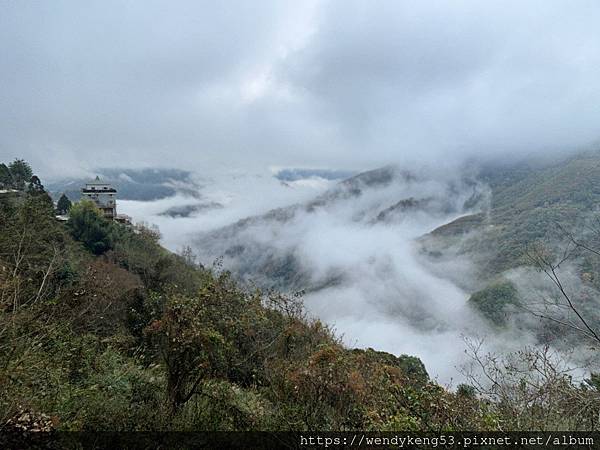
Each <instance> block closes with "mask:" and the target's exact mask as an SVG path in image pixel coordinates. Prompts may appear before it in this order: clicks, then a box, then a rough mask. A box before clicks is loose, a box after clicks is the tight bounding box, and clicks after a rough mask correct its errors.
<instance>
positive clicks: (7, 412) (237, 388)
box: [0, 169, 600, 433]
mask: <svg viewBox="0 0 600 450" xmlns="http://www.w3.org/2000/svg"><path fill="white" fill-rule="evenodd" d="M11 171H12V169H11ZM36 186H37V184H36ZM39 186H41V183H40V184H39ZM39 186H38V188H35V189H28V188H26V186H25V185H21V189H20V191H19V193H18V195H8V194H3V195H2V196H0V230H2V231H1V232H0V425H1V426H5V427H9V426H10V424H14V423H15V421H18V420H20V419H19V417H22V416H23V415H24V412H26V413H27V414H25V416H27V417H36V418H39V420H38V423H43V424H44V426H45V427H50V428H55V429H60V430H165V429H166V430H353V429H361V430H414V431H419V430H422V431H431V432H436V433H439V432H441V431H451V430H506V429H509V428H507V427H521V428H522V429H541V428H546V429H568V428H578V427H579V428H584V429H587V428H590V427H596V426H597V425H590V423H594V424H595V422H590V420H588V419H587V418H588V416H589V417H594V418H596V417H598V413H599V412H600V401H598V398H597V397H598V391H597V384H593V383H591V384H586V385H585V386H578V385H574V384H572V383H571V382H570V381H569V379H568V378H566V377H562V376H560V375H556V376H557V377H560V378H559V380H558V381H560V387H561V390H560V391H556V392H555V391H552V392H553V393H555V394H556V395H555V396H554V397H551V400H552V401H551V402H546V403H544V405H543V406H544V408H546V409H547V410H548V411H550V412H551V413H552V414H551V415H550V413H549V414H548V415H544V413H543V411H545V409H543V408H541V407H540V405H539V404H535V403H532V402H530V401H529V400H527V398H526V396H525V395H524V396H523V397H522V398H523V400H520V399H521V397H519V402H516V401H515V399H514V398H509V397H506V398H504V397H502V398H500V397H498V398H499V400H497V401H496V400H494V399H493V398H487V397H482V396H481V391H479V390H476V389H475V387H473V386H462V387H460V389H459V390H458V392H457V393H453V392H451V391H449V390H447V389H446V388H444V387H442V386H439V385H438V384H436V383H435V382H433V381H432V380H430V379H429V377H428V375H427V372H426V370H425V367H424V366H423V364H422V363H421V361H420V360H419V359H418V358H415V357H411V356H406V355H404V356H399V357H397V356H394V355H390V354H387V353H384V352H378V351H374V350H372V349H367V350H359V349H348V348H346V347H345V346H343V345H342V344H341V342H340V341H339V339H338V338H336V336H335V335H334V333H332V331H331V330H330V329H329V328H328V327H327V326H325V325H323V324H322V323H321V322H319V321H318V320H313V319H310V318H308V317H307V316H306V315H305V314H304V312H303V308H302V303H301V297H299V296H291V297H290V296H285V295H281V294H277V293H272V292H270V293H264V292H260V291H249V290H247V289H244V288H241V287H240V286H239V285H237V284H236V283H235V281H234V280H232V278H231V277H230V276H229V274H228V273H226V272H221V271H220V270H219V268H218V267H212V268H207V267H203V266H199V265H198V264H196V263H195V262H194V257H193V255H192V254H191V253H190V252H189V251H187V252H186V253H185V254H184V255H175V254H172V253H170V252H168V251H167V250H165V249H164V248H162V247H161V246H160V245H159V243H158V242H159V238H160V235H159V233H158V232H157V230H153V229H151V228H149V227H147V226H142V225H138V226H135V227H126V226H123V225H119V224H116V223H113V222H109V221H107V220H106V219H105V218H104V217H102V215H101V214H99V212H98V211H97V210H96V209H95V207H94V205H93V204H90V203H87V202H79V203H77V204H75V205H73V207H72V208H71V212H70V220H69V222H68V223H66V224H64V223H61V222H59V221H57V220H55V217H54V214H55V211H54V206H53V204H52V202H51V201H50V199H49V197H48V196H47V194H46V193H45V192H43V188H42V190H40V189H39ZM505 291H506V292H505ZM509 291H510V288H506V287H500V288H498V290H497V291H492V292H491V293H490V292H486V293H485V294H482V297H481V298H483V300H481V301H479V302H480V303H481V304H486V302H487V301H488V300H486V299H489V298H496V297H498V296H500V297H502V298H505V296H506V295H505V294H507V293H508V294H510V292H509ZM490 296H491V297H490ZM474 301H476V302H477V300H474ZM555 385H557V379H556V378H555V379H552V380H549V381H548V383H547V384H544V385H542V386H540V388H539V389H540V392H541V390H542V389H544V391H543V392H547V391H548V390H549V389H552V387H553V386H555ZM525 388H526V389H530V387H529V385H527V386H525V387H524V388H523V389H525ZM527 393H528V394H529V393H530V391H527ZM533 394H534V393H532V395H533ZM538 397H539V395H538ZM536 398H537V397H536ZM564 399H568V400H569V402H563V400H564ZM554 405H559V406H560V408H563V409H562V410H561V411H560V412H561V413H560V414H559V413H557V409H556V408H554ZM565 405H567V406H568V407H569V408H572V410H571V411H574V412H573V413H572V414H569V413H568V412H565V411H564V409H565V408H566V407H567V406H565ZM534 407H535V408H537V409H536V410H535V411H534V410H533V409H532V408H534ZM576 411H579V412H577V413H575V412H576ZM534 412H535V414H534ZM517 413H518V417H520V419H519V420H521V422H519V423H521V424H525V425H518V424H516V425H515V423H516V422H515V417H517ZM583 415H585V418H584V419H585V420H584V419H582V416H583ZM524 417H529V420H523V418H524ZM549 418H552V420H551V421H549ZM576 419H577V420H579V421H578V422H577V421H576Z"/></svg>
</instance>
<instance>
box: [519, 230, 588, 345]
mask: <svg viewBox="0 0 600 450" xmlns="http://www.w3.org/2000/svg"><path fill="white" fill-rule="evenodd" d="M556 225H557V227H558V229H559V230H560V231H561V232H562V233H563V235H564V237H565V238H566V239H567V244H566V246H565V247H564V248H563V250H562V253H561V254H560V255H558V256H557V255H555V254H553V253H552V252H551V251H550V250H548V249H547V248H545V247H543V246H539V245H537V246H532V247H530V248H528V249H527V251H526V253H525V255H526V257H527V258H528V260H529V262H530V263H531V264H532V265H533V266H534V267H536V268H537V269H538V270H540V271H541V272H543V273H544V274H545V275H546V277H547V278H548V279H549V280H550V281H551V283H552V285H553V286H554V288H555V290H556V293H557V295H556V296H555V297H554V298H543V299H542V301H541V303H540V304H536V305H533V307H531V306H529V307H528V306H525V307H524V308H525V309H526V310H527V311H528V312H530V313H531V314H533V315H534V316H536V317H539V318H540V319H544V320H548V321H549V322H552V323H555V324H557V325H559V326H562V327H565V328H566V329H571V330H573V331H575V332H577V333H578V334H579V335H581V336H583V337H585V338H587V339H589V340H591V341H593V342H594V343H595V344H600V329H598V324H599V323H600V320H599V317H598V315H597V314H595V311H593V310H590V308H587V310H586V308H585V304H586V303H587V302H585V301H584V299H582V298H577V295H575V294H573V293H572V292H569V289H568V287H567V286H566V285H565V283H564V282H563V280H562V278H561V273H560V270H561V266H563V265H564V264H566V263H567V261H569V260H572V259H574V258H577V257H580V256H582V255H584V256H585V255H587V256H588V257H590V256H591V257H598V256H600V251H599V250H597V249H596V248H595V247H594V243H593V242H594V238H596V240H597V239H598V237H600V228H597V229H594V228H592V231H593V232H594V234H595V236H593V237H592V239H591V242H587V241H586V240H585V239H584V238H578V237H576V236H575V235H574V234H573V233H572V232H570V231H567V230H565V228H564V227H562V225H560V224H556Z"/></svg>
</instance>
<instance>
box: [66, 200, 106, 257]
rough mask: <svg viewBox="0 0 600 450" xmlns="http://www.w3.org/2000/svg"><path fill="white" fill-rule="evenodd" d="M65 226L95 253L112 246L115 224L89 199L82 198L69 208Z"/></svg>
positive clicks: (74, 236)
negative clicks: (67, 220)
mask: <svg viewBox="0 0 600 450" xmlns="http://www.w3.org/2000/svg"><path fill="white" fill-rule="evenodd" d="M67 226H68V228H69V231H70V233H71V236H73V238H74V239H75V240H77V241H79V242H81V243H83V245H84V246H85V248H86V249H87V250H89V251H90V252H92V253H93V254H95V255H101V254H102V253H105V252H106V251H108V250H110V249H111V248H112V246H113V242H114V234H115V225H114V224H113V223H112V222H110V221H109V220H107V219H105V218H104V216H103V215H102V212H101V211H100V210H99V209H98V207H97V206H96V205H95V204H94V202H92V201H90V200H82V201H80V202H78V203H77V204H76V205H74V206H73V207H72V208H71V211H70V215H69V222H68V223H67Z"/></svg>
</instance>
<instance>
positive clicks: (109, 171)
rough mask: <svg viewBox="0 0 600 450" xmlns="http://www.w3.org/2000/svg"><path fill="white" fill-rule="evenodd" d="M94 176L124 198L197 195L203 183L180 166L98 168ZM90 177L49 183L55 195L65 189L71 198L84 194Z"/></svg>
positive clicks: (137, 198) (156, 198)
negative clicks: (170, 167)
mask: <svg viewBox="0 0 600 450" xmlns="http://www.w3.org/2000/svg"><path fill="white" fill-rule="evenodd" d="M94 176H98V177H100V179H102V180H103V181H106V182H108V183H111V184H113V185H114V186H115V187H116V188H117V190H118V192H119V198H120V199H122V200H143V201H151V200H158V199H161V198H166V197H171V196H173V195H175V194H176V193H182V194H185V195H188V196H192V197H196V196H197V195H198V189H199V186H198V184H197V183H196V181H195V180H194V179H193V178H192V173H191V172H189V171H186V170H180V169H156V168H153V169H122V168H102V169H96V171H95V173H94ZM87 181H89V179H88V178H80V179H63V180H56V181H52V182H49V183H47V185H46V188H47V189H48V191H49V192H50V193H51V194H52V196H53V197H58V196H60V195H61V194H62V193H65V194H66V195H67V196H68V197H69V198H70V199H71V200H78V199H79V198H80V197H81V192H80V189H81V187H82V186H84V185H85V183H86V182H87Z"/></svg>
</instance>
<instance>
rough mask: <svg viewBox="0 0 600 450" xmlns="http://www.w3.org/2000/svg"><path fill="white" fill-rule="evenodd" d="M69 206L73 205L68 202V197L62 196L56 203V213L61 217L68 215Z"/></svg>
mask: <svg viewBox="0 0 600 450" xmlns="http://www.w3.org/2000/svg"><path fill="white" fill-rule="evenodd" d="M71 206H73V204H72V203H71V200H69V197H67V196H66V195H65V194H62V195H61V196H60V198H59V199H58V202H57V203H56V212H58V214H63V215H64V214H68V213H69V211H70V210H71Z"/></svg>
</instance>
